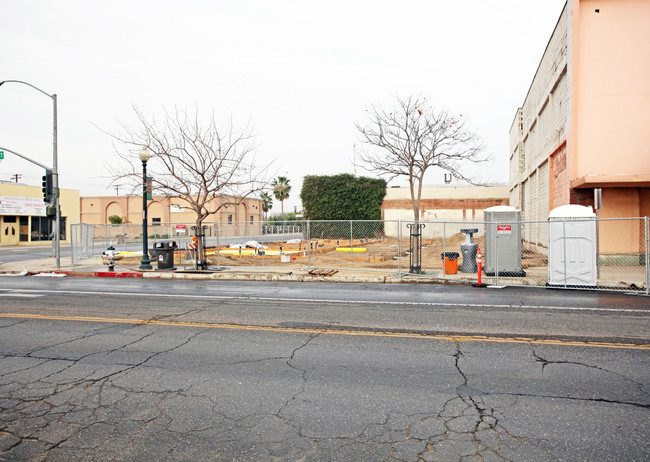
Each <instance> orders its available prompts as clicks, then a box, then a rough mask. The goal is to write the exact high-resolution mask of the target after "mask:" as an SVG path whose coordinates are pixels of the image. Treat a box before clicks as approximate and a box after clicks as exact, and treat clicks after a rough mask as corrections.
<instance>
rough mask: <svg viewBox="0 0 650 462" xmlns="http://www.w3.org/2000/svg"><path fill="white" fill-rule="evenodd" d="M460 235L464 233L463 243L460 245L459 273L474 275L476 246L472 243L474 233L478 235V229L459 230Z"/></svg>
mask: <svg viewBox="0 0 650 462" xmlns="http://www.w3.org/2000/svg"><path fill="white" fill-rule="evenodd" d="M460 232H461V233H465V242H463V243H462V244H461V245H460V252H461V253H462V254H463V262H462V263H461V265H460V272H461V273H476V272H477V271H478V266H476V252H477V250H478V244H477V243H476V242H474V238H473V236H474V233H478V228H461V230H460Z"/></svg>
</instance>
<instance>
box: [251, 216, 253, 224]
mask: <svg viewBox="0 0 650 462" xmlns="http://www.w3.org/2000/svg"><path fill="white" fill-rule="evenodd" d="M252 224H253V215H251V225H252Z"/></svg>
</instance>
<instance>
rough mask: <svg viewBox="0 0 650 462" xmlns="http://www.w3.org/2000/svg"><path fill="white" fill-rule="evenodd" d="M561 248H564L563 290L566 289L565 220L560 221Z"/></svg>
mask: <svg viewBox="0 0 650 462" xmlns="http://www.w3.org/2000/svg"><path fill="white" fill-rule="evenodd" d="M562 246H563V248H564V288H565V289H566V287H567V283H566V278H567V272H566V218H565V219H564V220H562Z"/></svg>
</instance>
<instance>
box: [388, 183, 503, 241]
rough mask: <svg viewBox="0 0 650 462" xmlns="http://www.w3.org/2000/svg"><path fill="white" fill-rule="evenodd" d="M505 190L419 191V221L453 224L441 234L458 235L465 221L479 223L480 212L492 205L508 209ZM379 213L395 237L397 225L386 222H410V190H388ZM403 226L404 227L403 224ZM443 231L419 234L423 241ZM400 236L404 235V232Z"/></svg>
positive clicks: (428, 229) (441, 188)
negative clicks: (505, 206)
mask: <svg viewBox="0 0 650 462" xmlns="http://www.w3.org/2000/svg"><path fill="white" fill-rule="evenodd" d="M508 203H509V188H508V186H506V185H501V186H451V185H445V186H437V187H423V188H422V199H421V200H420V221H422V222H443V221H444V222H456V224H455V225H451V224H450V225H449V226H448V227H447V228H448V229H447V228H445V231H448V232H449V233H453V232H458V229H460V228H462V227H465V224H466V222H468V221H476V222H481V221H483V210H485V209H486V208H488V207H493V206H495V205H508ZM381 213H382V218H383V219H384V220H387V221H389V223H387V224H386V227H385V230H386V233H387V234H389V235H391V236H396V235H397V224H396V223H393V224H391V223H390V222H391V221H393V222H397V221H402V222H404V223H408V222H412V221H413V206H412V202H411V191H410V188H388V189H387V190H386V196H385V197H384V200H383V202H382V204H381ZM403 226H404V224H403ZM442 231H443V228H442V227H440V226H434V225H431V226H428V227H425V228H424V230H423V233H424V236H425V237H432V236H434V235H436V236H437V235H441V233H442ZM402 233H403V234H405V233H406V232H405V231H404V229H403V230H402Z"/></svg>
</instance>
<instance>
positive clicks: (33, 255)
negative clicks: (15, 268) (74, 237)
mask: <svg viewBox="0 0 650 462" xmlns="http://www.w3.org/2000/svg"><path fill="white" fill-rule="evenodd" d="M60 251H61V258H63V257H70V246H69V245H61V247H60ZM52 256H53V253H52V244H51V243H50V244H47V245H38V246H25V245H23V246H8V247H0V263H5V262H14V261H26V260H36V259H40V258H50V257H52Z"/></svg>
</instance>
